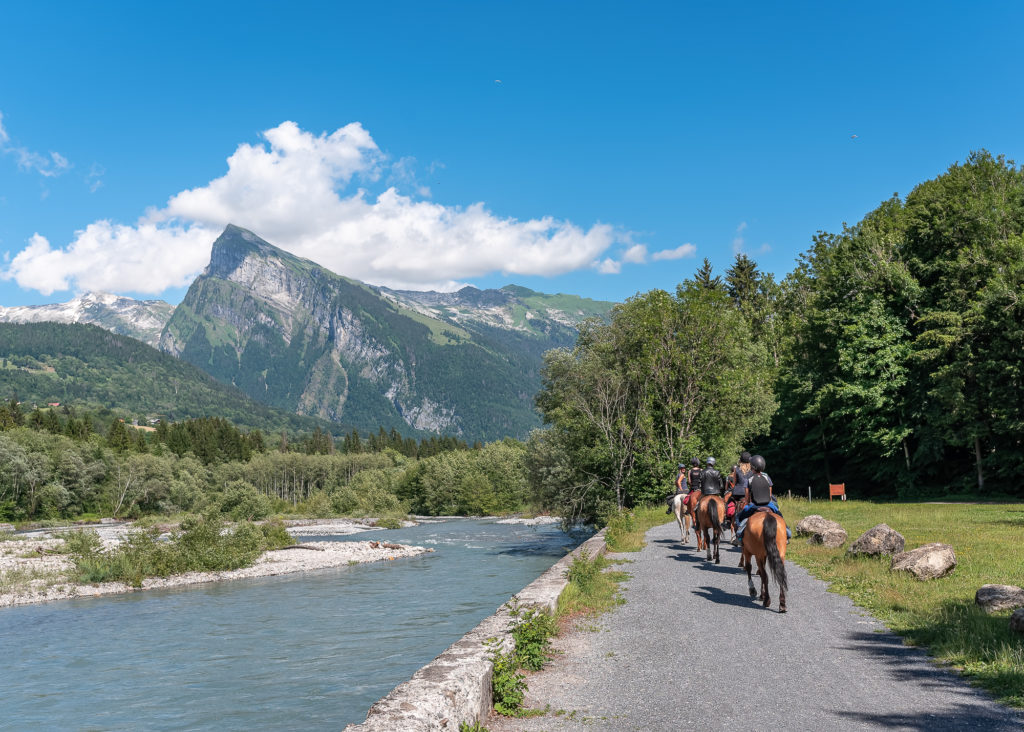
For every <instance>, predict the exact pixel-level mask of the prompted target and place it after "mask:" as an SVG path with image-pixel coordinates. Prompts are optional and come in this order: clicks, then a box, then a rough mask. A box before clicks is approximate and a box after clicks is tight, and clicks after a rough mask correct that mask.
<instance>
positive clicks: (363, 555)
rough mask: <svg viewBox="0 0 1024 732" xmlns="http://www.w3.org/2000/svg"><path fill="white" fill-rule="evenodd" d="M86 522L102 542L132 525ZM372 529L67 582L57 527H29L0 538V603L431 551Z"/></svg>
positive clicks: (338, 525)
mask: <svg viewBox="0 0 1024 732" xmlns="http://www.w3.org/2000/svg"><path fill="white" fill-rule="evenodd" d="M86 528H92V529H96V530H97V531H98V533H99V534H100V536H101V538H102V539H103V541H104V543H105V544H115V543H117V542H118V541H120V537H121V536H123V535H124V533H125V532H126V531H129V530H131V527H130V526H126V525H117V526H97V527H86ZM370 528H371V527H368V526H367V525H365V524H361V523H359V522H354V521H349V520H344V519H341V520H332V521H317V522H302V524H301V525H295V526H291V527H289V532H291V533H293V534H295V535H299V536H308V535H330V534H333V535H339V534H351V533H356V532H360V531H366V530H368V529H370ZM373 533H374V534H375V535H376V537H379V539H378V540H374V541H345V542H339V541H310V542H303V543H301V544H296V545H295V546H293V547H288V548H285V549H278V550H274V551H268V552H264V553H263V554H262V555H261V556H260V557H259V558H258V559H257V560H256V562H255V563H254V564H253V565H252V566H251V567H245V568H243V569H234V570H230V571H224V572H187V573H185V574H180V575H174V576H171V577H150V578H148V579H146V580H143V582H142V587H132V586H131V585H128V584H125V583H124V582H102V583H98V584H88V585H83V584H77V583H73V582H70V581H69V580H68V574H69V572H70V570H71V569H72V563H71V561H70V559H68V557H66V556H64V555H61V554H51V553H49V552H52V551H54V550H56V549H57V548H58V547H59V546H60V545H61V544H62V543H63V539H61V538H60V537H59V532H57V531H55V530H47V531H40V532H32V533H31V534H27V535H23V536H22V537H20V538H19V539H17V540H11V541H3V542H0V608H2V607H12V606H15V605H30V604H34V603H39V602H49V601H51V600H65V599H70V598H80V597H95V596H99V595H112V594H117V593H122V592H136V591H140V590H152V589H161V588H167V587H183V586H185V585H196V584H202V583H206V582H221V581H224V580H233V579H244V578H248V577H270V576H274V575H279V574H290V573H293V572H309V571H312V570H315V569H328V568H331V567H341V566H347V565H349V564H362V563H364V562H382V561H390V560H396V559H403V558H407V557H414V556H417V555H419V554H425V553H428V552H432V551H433V549H429V548H426V547H419V546H407V545H400V544H392V543H390V542H387V541H384V540H382V536H381V534H382V533H383V532H377V531H374V532H373Z"/></svg>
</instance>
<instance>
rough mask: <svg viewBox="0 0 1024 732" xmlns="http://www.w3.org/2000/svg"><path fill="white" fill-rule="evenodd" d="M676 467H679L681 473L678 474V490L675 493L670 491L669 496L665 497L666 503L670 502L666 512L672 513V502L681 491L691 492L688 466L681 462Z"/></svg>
mask: <svg viewBox="0 0 1024 732" xmlns="http://www.w3.org/2000/svg"><path fill="white" fill-rule="evenodd" d="M676 467H677V468H678V469H679V473H678V474H677V475H676V490H675V493H669V494H668V497H667V498H666V499H665V501H666V503H668V508H666V509H665V513H672V502H673V501H674V500H675V497H676V496H677V495H679V494H680V493H689V492H690V490H689V488H688V487H687V485H686V466H685V465H683V464H682V463H679V464H678V465H676Z"/></svg>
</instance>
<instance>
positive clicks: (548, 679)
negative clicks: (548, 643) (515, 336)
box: [487, 523, 1024, 732]
mask: <svg viewBox="0 0 1024 732" xmlns="http://www.w3.org/2000/svg"><path fill="white" fill-rule="evenodd" d="M678 538H679V533H678V529H677V528H676V525H675V523H672V524H666V525H664V526H660V527H656V528H654V529H652V530H651V531H650V532H649V533H648V534H647V540H648V545H647V547H646V548H645V549H644V550H643V551H642V552H640V553H638V554H625V555H611V556H617V557H622V558H629V559H632V560H633V563H632V564H628V565H625V566H624V567H623V568H624V569H625V570H627V571H628V572H629V573H630V574H631V575H632V578H631V579H630V580H629V581H628V582H627V583H626V584H625V596H626V598H627V603H626V604H625V605H623V606H621V607H620V608H618V609H616V610H615V611H613V612H611V613H608V614H606V615H604V616H603V617H601V618H599V619H597V620H595V621H584V622H583V623H582V629H581V630H578V631H576V632H572V633H569V634H566V637H564V638H559V639H557V641H556V648H559V649H560V650H561V651H563V655H560V656H559V657H558V658H556V660H554V661H553V662H552V663H551V664H550V665H549V666H548V668H546V669H545V670H544V671H541V672H540V673H538V674H534V675H533V676H531V677H530V679H529V686H530V688H529V693H528V695H527V700H526V705H527V706H529V707H533V708H545V707H550V710H551V713H549V714H548V715H546V716H543V717H534V718H530V719H515V720H510V719H503V718H499V717H495V716H492V718H491V720H489V722H488V724H487V727H488V729H490V730H492V732H512V731H519V730H582V729H586V730H594V729H602V730H681V729H682V730H689V729H698V728H699V729H705V730H706V729H716V730H744V731H747V730H751V729H762V730H865V729H870V730H877V729H885V730H921V731H922V732H923V731H925V730H927V731H928V732H936V731H938V730H964V729H979V730H982V729H983V730H990V731H996V730H999V731H1000V732H1001V731H1002V730H1020V729H1022V728H1024V715H1020V714H1018V713H1017V712H1014V711H1011V710H1008V709H1006V708H1004V707H1002V706H1000V705H998V704H996V703H995V702H993V701H992V700H991V698H990V697H988V696H987V695H986V694H985V693H984V692H981V691H978V690H976V689H974V688H972V687H970V686H969V685H968V684H967V683H966V682H964V681H963V680H962V679H961V678H960V677H958V676H957V675H955V674H953V673H951V672H949V671H944V670H942V669H939V668H937V667H936V666H934V665H933V664H931V663H930V662H929V661H928V659H927V657H926V656H925V654H924V653H922V652H921V651H919V650H915V649H912V648H907V647H906V646H904V645H903V644H902V642H901V640H900V639H899V638H898V637H897V636H895V635H893V634H891V633H889V632H887V631H886V630H885V628H884V626H883V625H882V624H881V623H880V622H879V621H877V620H875V619H873V618H871V617H870V616H867V615H866V614H865V612H864V611H863V610H860V609H859V608H856V607H854V605H853V603H852V602H851V601H850V600H849V599H847V598H845V597H843V596H841V595H836V594H832V593H829V592H826V590H825V585H824V583H822V582H820V581H818V580H816V579H814V578H813V577H811V576H810V575H808V574H807V572H806V571H804V570H803V569H802V568H801V567H799V566H797V565H795V564H793V563H791V562H787V563H786V569H787V572H788V575H789V593H788V597H787V600H788V602H787V605H788V612H787V613H786V614H785V615H780V614H778V613H777V612H776V610H777V609H778V588H776V587H775V586H774V585H772V590H771V591H772V605H773V606H772V608H771V609H770V610H765V609H764V608H762V607H761V606H760V605H759V604H755V603H754V602H753V601H752V600H750V599H749V598H748V596H747V582H746V577H745V573H743V572H742V570H740V569H739V568H738V567H737V566H736V565H737V564H738V563H739V558H740V551H739V549H736V548H733V547H731V546H729V547H728V549H727V548H726V545H723V547H722V563H721V565H717V566H716V565H714V564H709V563H706V562H705V561H704V558H703V557H704V552H700V555H699V556H698V554H697V551H696V549H695V548H694V545H693V540H692V538H691V543H690V544H688V545H681V544H679V542H678ZM754 581H755V585H756V586H758V587H759V586H760V585H759V584H757V583H758V580H757V578H756V575H755V579H754ZM740 634H742V640H741V639H740V637H739V635H740ZM703 638H710V639H711V642H710V644H706V643H704V642H703V640H702V639H703ZM559 711H560V712H561V713H560V714H556V713H555V712H559Z"/></svg>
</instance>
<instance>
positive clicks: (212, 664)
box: [0, 520, 586, 730]
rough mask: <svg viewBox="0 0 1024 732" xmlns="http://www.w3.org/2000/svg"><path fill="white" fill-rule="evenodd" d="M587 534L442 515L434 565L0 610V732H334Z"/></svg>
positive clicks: (402, 563)
mask: <svg viewBox="0 0 1024 732" xmlns="http://www.w3.org/2000/svg"><path fill="white" fill-rule="evenodd" d="M585 538H586V535H583V534H564V533H563V532H561V531H560V530H559V529H558V528H557V527H552V526H539V527H529V526H521V525H508V524H497V523H495V522H494V521H490V520H452V521H445V522H441V523H429V524H420V525H418V526H415V527H410V528H406V529H397V530H393V531H388V532H373V533H370V534H361V535H354V536H338V537H322V536H318V537H311V539H315V540H318V541H322V540H327V539H331V540H337V541H365V540H367V539H386V540H387V541H393V542H397V543H403V544H418V545H422V546H430V547H433V548H435V549H436V552H435V553H433V554H427V555H423V556H421V557H415V558H412V559H403V560H399V561H394V562H383V563H377V564H363V565H355V566H350V567H342V568H337V569H327V570H319V571H316V572H311V573H307V574H295V575H285V576H281V577H264V578H259V579H247V580H234V581H230V582H219V583H212V584H208V585H198V586H191V587H185V588H175V589H172V590H151V591H146V592H138V593H131V594H126V595H113V596H106V597H99V598H90V599H82V600H63V601H58V602H53V603H48V604H43V605H33V606H25V607H17V608H9V609H3V610H0V659H3V663H0V689H2V690H3V692H2V693H3V712H2V714H0V730H48V729H53V730H184V729H188V730H225V729H273V730H340V729H341V728H342V727H344V726H345V725H346V724H348V723H350V722H361V721H362V720H363V719H364V718H365V716H366V712H367V710H368V708H369V707H370V705H371V704H373V702H375V701H376V700H377V699H379V698H380V697H382V696H384V695H385V694H386V693H387V692H388V691H390V690H391V689H392V688H393V687H395V686H396V685H397V684H399V683H401V682H403V681H405V680H407V679H408V678H409V677H410V676H412V674H413V673H414V672H415V671H416V669H418V668H419V667H420V666H422V665H424V664H425V663H428V662H429V661H430V660H432V659H433V658H434V657H435V656H437V655H438V654H439V653H440V652H441V651H443V650H444V649H445V648H447V647H448V646H449V645H451V644H452V643H453V642H454V641H456V640H458V638H460V637H461V636H462V635H463V634H464V633H466V632H467V631H468V630H470V629H471V628H473V627H474V626H475V625H476V624H477V623H478V622H479V621H480V620H482V619H483V618H485V617H487V616H488V615H490V614H491V613H492V612H494V611H495V609H497V608H498V607H499V606H500V605H501V604H502V603H503V602H504V601H505V600H507V599H508V598H509V596H511V595H512V594H513V593H515V592H517V591H518V590H520V589H522V588H523V587H524V586H526V585H527V584H529V583H530V582H531V581H533V580H534V579H535V578H536V577H538V576H539V575H540V574H541V573H542V572H543V571H544V570H546V569H547V568H548V567H550V566H551V565H552V564H553V563H554V562H555V561H557V560H558V559H559V558H560V557H562V556H564V555H565V553H566V551H568V550H569V549H571V548H573V547H575V546H577V545H578V544H579V543H580V542H581V541H582V540H583V539H585Z"/></svg>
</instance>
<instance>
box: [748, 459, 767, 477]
mask: <svg viewBox="0 0 1024 732" xmlns="http://www.w3.org/2000/svg"><path fill="white" fill-rule="evenodd" d="M750 467H752V468H753V469H754V470H756V471H757V472H759V473H762V472H764V469H765V467H766V466H765V462H764V458H763V457H761V456H760V455H754V457H752V458H750Z"/></svg>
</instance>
